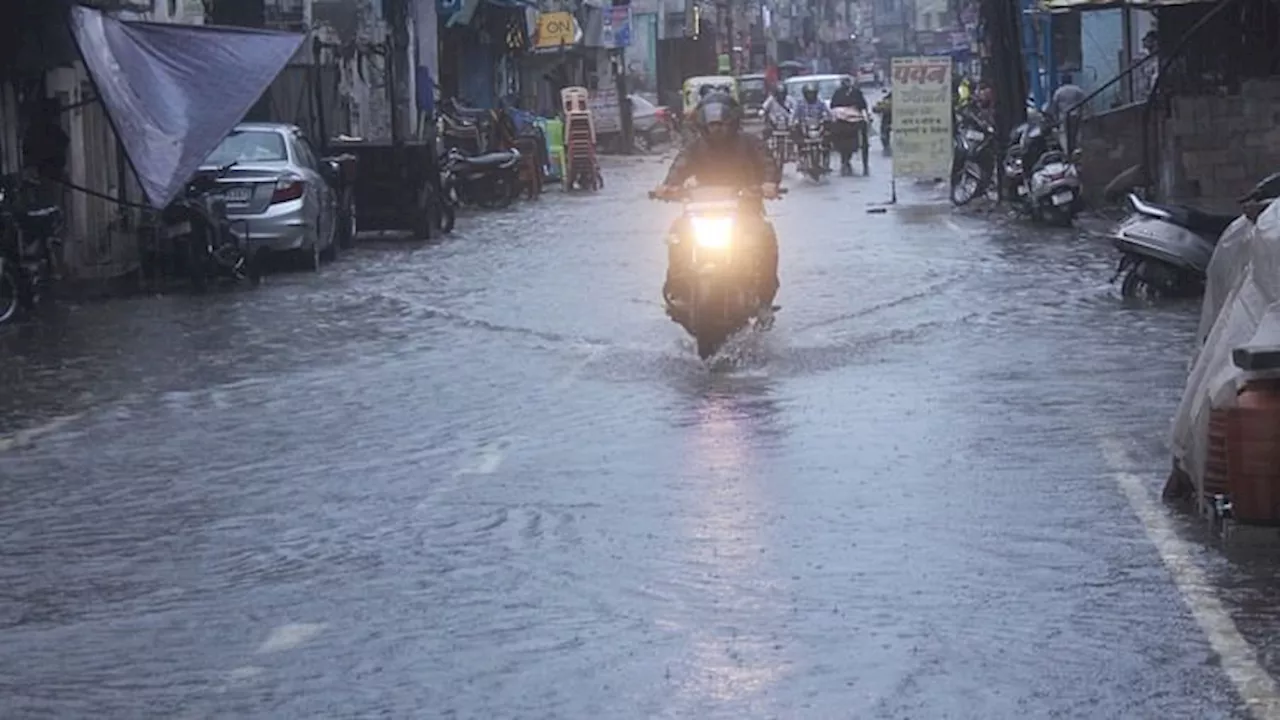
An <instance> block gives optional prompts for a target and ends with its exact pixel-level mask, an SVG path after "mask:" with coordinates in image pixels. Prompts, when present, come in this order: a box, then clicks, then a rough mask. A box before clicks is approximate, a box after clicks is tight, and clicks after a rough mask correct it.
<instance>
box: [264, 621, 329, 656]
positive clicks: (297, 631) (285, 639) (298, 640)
mask: <svg viewBox="0 0 1280 720" xmlns="http://www.w3.org/2000/svg"><path fill="white" fill-rule="evenodd" d="M326 627H328V625H327V624H326V623H285V624H284V625H281V626H280V627H278V628H276V629H275V630H272V631H271V634H270V635H268V636H267V639H266V640H263V641H262V644H261V645H259V646H258V654H259V655H262V654H265V653H275V652H283V651H285V650H292V649H293V648H296V647H298V646H299V645H301V644H303V643H305V642H306V641H308V640H310V639H311V638H313V637H315V636H316V635H319V634H320V632H321V631H322V630H324V629H325V628H326Z"/></svg>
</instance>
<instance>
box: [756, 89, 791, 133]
mask: <svg viewBox="0 0 1280 720" xmlns="http://www.w3.org/2000/svg"><path fill="white" fill-rule="evenodd" d="M761 110H762V111H763V112H764V121H765V123H766V124H768V125H769V127H774V128H785V127H786V126H787V125H788V124H789V123H790V122H791V103H788V102H778V98H776V97H774V96H773V95H770V96H769V98H768V99H767V100H765V101H764V106H763V107H762V108H761Z"/></svg>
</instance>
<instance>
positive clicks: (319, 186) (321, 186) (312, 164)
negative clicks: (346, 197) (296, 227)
mask: <svg viewBox="0 0 1280 720" xmlns="http://www.w3.org/2000/svg"><path fill="white" fill-rule="evenodd" d="M293 144H294V148H295V149H296V150H297V156H298V169H299V170H300V171H302V173H303V175H304V176H305V177H306V180H307V189H308V192H313V193H314V195H313V196H312V197H314V198H315V203H316V208H317V209H316V235H317V237H318V239H319V241H320V243H321V246H322V247H327V246H328V243H329V241H330V240H332V232H333V223H334V209H333V207H334V200H333V188H331V187H329V181H328V180H326V179H325V177H324V175H323V173H321V172H320V161H319V159H318V158H317V157H316V154H315V151H314V150H313V149H312V147H311V143H310V142H308V141H307V139H306V138H305V137H303V136H302V135H300V134H296V133H295V134H294V136H293Z"/></svg>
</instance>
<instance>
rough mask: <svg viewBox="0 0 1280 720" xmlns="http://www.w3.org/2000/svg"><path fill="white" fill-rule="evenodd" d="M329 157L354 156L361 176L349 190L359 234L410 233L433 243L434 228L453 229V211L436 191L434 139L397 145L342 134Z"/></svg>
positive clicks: (437, 173)
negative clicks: (450, 227)
mask: <svg viewBox="0 0 1280 720" xmlns="http://www.w3.org/2000/svg"><path fill="white" fill-rule="evenodd" d="M326 154H327V155H331V156H340V155H349V156H352V157H354V158H355V162H356V164H357V166H358V167H359V176H358V178H356V179H354V182H352V183H351V184H350V187H349V188H348V190H349V192H350V193H351V197H352V202H351V207H354V208H356V211H355V216H356V217H358V221H359V230H360V231H361V232H365V231H382V232H386V231H400V232H406V231H408V232H412V233H413V236H414V238H415V239H419V240H429V239H430V238H431V234H432V230H434V229H437V228H442V227H448V226H451V225H452V223H451V222H447V218H445V217H444V215H446V214H448V213H451V212H452V208H450V207H448V206H447V204H445V203H443V202H441V198H440V196H439V194H438V192H437V188H438V186H439V179H440V170H439V164H438V160H437V158H436V154H435V141H434V139H429V140H402V141H400V142H398V143H393V142H388V141H375V140H364V139H361V138H352V137H346V136H339V137H338V138H334V139H332V140H330V141H329V144H328V146H327V147H326ZM353 227H354V223H353Z"/></svg>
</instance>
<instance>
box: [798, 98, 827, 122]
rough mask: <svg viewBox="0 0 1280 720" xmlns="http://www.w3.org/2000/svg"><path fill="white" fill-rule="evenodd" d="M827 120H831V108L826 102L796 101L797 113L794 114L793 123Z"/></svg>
mask: <svg viewBox="0 0 1280 720" xmlns="http://www.w3.org/2000/svg"><path fill="white" fill-rule="evenodd" d="M814 120H816V121H818V122H827V121H829V120H831V110H829V109H828V108H827V105H826V103H824V102H822V100H820V99H819V100H815V101H814V102H811V103H810V102H805V101H803V100H802V101H800V102H799V103H796V111H795V114H794V115H792V123H793V124H795V125H804V124H806V123H808V122H810V121H814Z"/></svg>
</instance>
